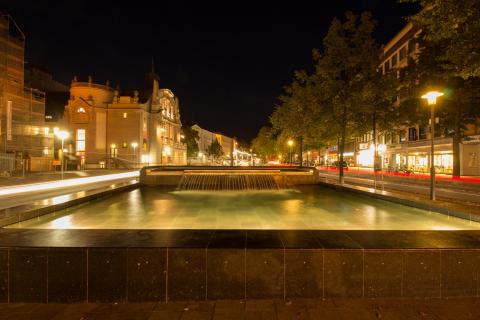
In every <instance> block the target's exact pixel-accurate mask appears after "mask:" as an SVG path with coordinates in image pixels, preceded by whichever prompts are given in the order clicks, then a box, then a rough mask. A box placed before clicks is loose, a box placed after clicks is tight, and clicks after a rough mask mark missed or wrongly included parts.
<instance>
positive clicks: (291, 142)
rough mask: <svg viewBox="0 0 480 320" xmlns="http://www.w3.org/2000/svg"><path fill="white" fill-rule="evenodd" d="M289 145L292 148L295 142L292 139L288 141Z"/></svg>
mask: <svg viewBox="0 0 480 320" xmlns="http://www.w3.org/2000/svg"><path fill="white" fill-rule="evenodd" d="M287 144H288V145H289V146H290V147H291V146H293V140H292V139H290V140H288V141H287Z"/></svg>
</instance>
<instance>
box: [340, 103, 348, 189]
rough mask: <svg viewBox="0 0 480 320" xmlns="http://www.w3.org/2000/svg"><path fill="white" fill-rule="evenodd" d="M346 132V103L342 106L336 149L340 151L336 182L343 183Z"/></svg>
mask: <svg viewBox="0 0 480 320" xmlns="http://www.w3.org/2000/svg"><path fill="white" fill-rule="evenodd" d="M346 134H347V105H344V107H343V115H342V134H341V136H340V145H339V146H338V149H339V151H340V159H339V167H340V172H339V176H338V182H339V183H340V184H342V185H343V182H344V180H345V179H344V172H343V153H344V151H345V136H346Z"/></svg>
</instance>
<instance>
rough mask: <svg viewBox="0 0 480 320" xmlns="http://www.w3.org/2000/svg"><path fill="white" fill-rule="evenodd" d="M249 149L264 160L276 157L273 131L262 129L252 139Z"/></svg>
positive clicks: (266, 128)
mask: <svg viewBox="0 0 480 320" xmlns="http://www.w3.org/2000/svg"><path fill="white" fill-rule="evenodd" d="M251 147H252V149H253V150H254V152H255V153H257V154H258V155H259V156H260V157H262V158H264V160H267V159H270V158H273V157H276V156H277V152H278V151H277V145H276V137H275V132H274V131H273V129H272V128H270V127H266V126H264V127H262V128H261V129H260V131H259V132H258V134H257V136H256V137H255V138H254V139H253V141H252V145H251Z"/></svg>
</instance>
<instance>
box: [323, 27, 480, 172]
mask: <svg viewBox="0 0 480 320" xmlns="http://www.w3.org/2000/svg"><path fill="white" fill-rule="evenodd" d="M420 33H421V30H420V29H419V28H417V27H416V26H415V25H414V24H412V23H408V24H407V25H406V26H405V27H404V28H403V29H402V30H401V31H400V32H399V33H398V34H397V35H395V37H393V38H392V40H390V41H389V42H388V43H387V44H386V45H385V46H384V47H383V54H382V57H381V61H380V64H379V66H380V68H381V70H382V72H383V73H386V72H390V71H391V70H395V69H399V68H404V67H406V66H407V65H408V62H409V61H415V60H416V59H417V57H418V54H420V50H419V47H418V43H417V42H418V40H417V38H418V36H419V35H420ZM440 103H441V100H440ZM437 134H438V136H437ZM465 135H467V136H469V139H468V140H465V141H463V142H462V143H460V146H459V148H460V171H461V172H460V174H461V175H480V122H479V121H477V124H476V125H468V126H467V130H466V132H465ZM430 139H431V135H430V128H429V126H428V125H427V126H421V125H419V124H411V125H410V126H405V127H401V128H398V130H397V131H396V132H395V133H381V132H380V133H379V134H378V135H377V145H380V144H382V145H385V146H386V150H385V152H384V155H383V156H382V158H383V160H380V161H383V168H385V169H387V168H388V169H390V170H393V171H397V170H410V171H414V172H425V173H428V172H429V167H430ZM373 141H374V139H373V133H372V132H370V133H366V134H364V135H363V136H361V137H357V138H355V139H354V140H353V141H351V142H348V143H347V145H346V151H345V153H344V156H345V158H346V161H347V162H349V165H356V166H360V167H373V158H374V150H375V149H374V145H373ZM434 144H435V155H434V164H435V167H436V170H437V172H438V173H445V174H451V173H452V171H453V139H452V138H451V137H447V136H442V135H441V132H440V131H438V130H437V131H436V132H435V139H434ZM352 148H353V150H351V149H352ZM347 149H348V150H347ZM352 151H353V152H352ZM325 158H328V159H329V160H330V161H329V162H330V163H331V162H332V161H335V160H336V158H337V155H336V150H333V151H332V152H331V153H330V154H328V152H326V153H325Z"/></svg>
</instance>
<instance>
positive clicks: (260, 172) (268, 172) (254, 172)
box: [183, 169, 281, 176]
mask: <svg viewBox="0 0 480 320" xmlns="http://www.w3.org/2000/svg"><path fill="white" fill-rule="evenodd" d="M280 172H281V171H280V170H241V171H240V170H228V169H226V170H184V171H183V174H185V175H202V174H205V175H219V176H222V175H272V174H279V173H280Z"/></svg>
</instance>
